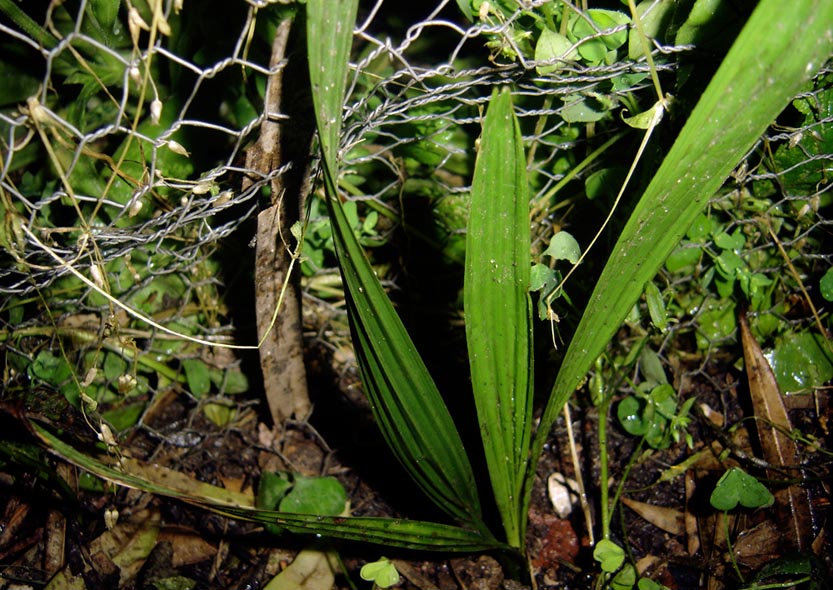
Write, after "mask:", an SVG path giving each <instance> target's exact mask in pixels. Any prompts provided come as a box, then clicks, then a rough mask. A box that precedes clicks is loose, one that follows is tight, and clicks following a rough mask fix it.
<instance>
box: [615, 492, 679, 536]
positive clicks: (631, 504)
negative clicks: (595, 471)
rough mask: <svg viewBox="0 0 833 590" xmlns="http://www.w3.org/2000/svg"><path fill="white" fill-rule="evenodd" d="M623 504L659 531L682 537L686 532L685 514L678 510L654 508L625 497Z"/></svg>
mask: <svg viewBox="0 0 833 590" xmlns="http://www.w3.org/2000/svg"><path fill="white" fill-rule="evenodd" d="M622 504H624V505H625V506H627V507H628V508H630V509H631V510H633V511H634V512H636V513H637V514H638V515H639V516H640V517H641V518H643V519H644V520H646V521H648V522H650V523H651V524H652V525H654V526H655V527H657V528H658V529H662V530H663V531H665V532H667V533H671V534H672V535H682V534H683V533H684V532H685V514H683V512H681V511H680V510H677V509H676V508H668V507H665V506H654V505H653V504H648V503H646V502H639V501H637V500H631V499H630V498H625V497H623V498H622Z"/></svg>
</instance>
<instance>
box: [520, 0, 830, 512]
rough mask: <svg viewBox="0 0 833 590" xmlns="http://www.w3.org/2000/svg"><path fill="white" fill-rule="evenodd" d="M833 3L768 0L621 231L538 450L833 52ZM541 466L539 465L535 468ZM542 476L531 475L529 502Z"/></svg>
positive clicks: (554, 396)
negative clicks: (649, 284)
mask: <svg viewBox="0 0 833 590" xmlns="http://www.w3.org/2000/svg"><path fill="white" fill-rule="evenodd" d="M830 23H833V2H828V1H827V0H796V1H795V2H791V3H790V8H789V10H783V3H782V2H780V1H779V0H762V2H760V4H758V6H757V8H756V9H755V11H754V12H753V14H752V16H751V17H750V18H749V20H748V21H747V23H746V25H745V26H744V28H743V30H742V31H741V33H740V35H739V36H738V38H737V40H736V41H735V43H734V45H733V46H732V48H731V50H730V51H729V53H728V54H727V55H726V57H725V59H724V60H723V63H722V64H721V66H720V68H719V69H718V71H717V73H716V74H715V75H714V78H713V79H712V81H711V82H710V84H709V86H708V87H707V88H706V91H705V92H704V93H703V95H702V97H701V98H700V101H699V102H698V103H697V106H696V107H695V109H694V111H693V112H692V113H691V116H690V117H689V119H688V121H687V122H686V124H685V126H684V127H683V129H682V131H681V132H680V135H679V137H677V140H676V141H675V142H674V145H673V146H672V148H671V150H670V151H669V152H668V155H667V156H666V157H665V159H664V160H663V162H662V165H661V167H660V169H659V170H658V171H657V173H656V175H655V176H654V178H653V180H652V181H651V183H650V185H649V186H648V188H647V189H646V191H645V193H644V194H643V195H642V198H641V199H640V201H639V203H638V204H637V206H636V208H635V209H634V211H633V213H632V215H631V217H630V219H629V220H628V223H627V225H626V226H625V228H624V229H623V230H622V234H621V236H620V237H619V240H618V242H617V243H616V246H615V247H614V249H613V253H612V254H611V256H610V259H609V260H608V262H607V264H606V265H605V268H604V270H603V271H602V274H601V276H600V277H599V281H598V283H597V284H596V287H595V289H594V291H593V294H592V295H591V297H590V301H589V303H588V305H587V308H586V309H585V311H584V314H583V315H582V318H581V321H580V323H579V326H578V328H577V329H576V334H575V336H574V338H573V340H572V341H571V342H570V346H569V348H568V349H567V353H566V355H565V358H564V362H563V364H562V366H561V369H560V371H559V373H558V377H557V379H556V382H555V384H554V386H553V390H552V393H551V395H550V399H549V401H548V404H547V407H546V409H545V411H544V415H543V417H542V419H541V424H540V428H539V430H538V432H537V433H536V439H535V443H534V449H533V458H534V459H537V458H538V457H539V456H540V453H541V449H542V448H543V445H544V442H545V441H546V438H547V435H548V433H549V429H550V427H551V426H552V423H553V421H554V420H555V418H556V417H557V416H558V414H559V413H560V412H561V408H562V407H563V406H564V404H565V403H566V402H567V400H568V399H569V397H570V396H571V395H572V393H573V391H575V389H576V387H578V385H579V383H580V382H581V381H582V379H583V378H584V376H585V375H586V374H587V371H588V370H589V369H590V367H591V366H592V364H593V362H594V361H595V359H596V358H597V357H598V356H599V354H600V353H601V352H602V351H603V350H604V347H605V346H606V345H607V343H608V342H609V341H610V339H611V338H612V337H613V334H614V333H615V331H616V330H617V329H618V328H619V326H620V325H621V323H622V321H623V320H624V319H625V316H626V315H627V313H628V311H629V310H630V309H631V307H632V306H633V304H634V303H635V302H636V301H637V299H638V298H639V295H640V293H641V292H642V289H643V287H644V285H645V282H646V281H649V280H651V279H652V278H653V277H654V275H656V273H657V271H658V270H659V268H660V266H661V265H662V263H663V262H664V261H665V259H666V257H667V256H668V254H669V253H670V252H671V250H672V249H673V248H674V247H675V246H676V245H677V243H678V242H679V241H680V239H681V238H682V236H683V234H684V233H685V231H686V230H687V229H688V227H689V225H691V222H692V221H693V219H694V217H695V216H696V215H697V214H698V213H699V212H700V211H702V209H703V207H704V205H705V204H706V202H707V201H708V199H709V198H710V197H711V196H712V195H713V194H715V192H716V191H717V190H718V189H719V188H720V185H721V184H722V183H723V181H724V179H725V178H726V177H727V176H728V175H729V173H730V172H731V171H732V168H733V167H734V166H735V165H736V164H737V163H738V162H739V161H740V159H741V158H742V157H743V156H744V154H746V152H747V150H749V148H750V147H751V146H752V145H753V144H754V142H755V141H756V140H757V139H758V138H759V137H760V135H761V134H762V133H763V132H764V130H765V129H766V127H767V125H769V124H770V123H771V122H772V121H773V120H774V119H775V117H777V116H778V114H779V113H780V112H781V110H783V109H784V107H785V106H786V105H787V103H788V101H789V100H790V98H792V97H793V96H794V95H795V94H796V93H798V91H799V90H800V89H801V87H802V85H803V84H805V83H806V82H807V81H808V80H810V79H811V78H812V76H813V75H814V74H815V72H816V71H818V69H819V67H821V65H822V64H823V63H824V62H825V61H826V60H827V59H829V57H830V55H831V50H833V34H831V26H830ZM534 464H535V463H534V462H533V463H532V465H534ZM533 477H534V470H532V469H530V470H529V473H527V488H526V502H528V501H529V493H530V488H531V484H532V478H533Z"/></svg>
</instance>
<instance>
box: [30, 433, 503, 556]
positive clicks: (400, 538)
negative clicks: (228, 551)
mask: <svg viewBox="0 0 833 590" xmlns="http://www.w3.org/2000/svg"><path fill="white" fill-rule="evenodd" d="M29 425H30V427H31V429H32V432H33V433H34V434H35V435H36V436H38V437H39V438H40V440H41V441H42V442H43V443H44V444H45V445H46V447H47V448H48V449H49V450H50V451H51V452H52V453H54V454H55V455H57V456H59V457H61V458H62V459H64V460H65V461H68V462H69V463H72V464H73V465H76V466H78V467H80V468H82V469H84V470H86V471H88V472H90V473H92V474H94V475H97V476H98V477H101V478H102V479H105V480H107V481H109V482H112V483H115V484H118V485H122V486H126V487H130V488H134V489H137V490H142V491H145V492H149V493H152V494H158V495H161V496H167V497H170V498H177V499H179V500H182V501H184V502H189V503H191V504H195V505H197V506H199V507H201V508H204V509H206V510H210V511H212V512H216V513H218V514H222V515H224V516H228V517H231V518H236V519H240V520H247V521H251V522H259V523H262V524H270V525H278V526H279V527H281V528H282V529H284V530H286V531H287V532H290V533H297V534H307V535H321V536H325V537H330V538H334V539H345V540H350V541H361V542H367V543H376V544H381V545H389V546H395V547H401V548H404V549H422V550H442V551H483V550H488V549H499V548H501V544H500V543H498V542H496V541H495V539H494V538H493V537H492V536H491V535H483V534H482V533H481V532H479V531H475V530H471V529H467V528H463V527H456V526H449V525H446V524H439V523H433V522H425V521H410V520H399V519H392V518H369V517H341V516H316V515H310V514H297V513H288V512H276V511H273V510H260V509H257V508H252V507H248V506H239V505H234V496H233V494H231V493H229V494H228V498H220V497H217V495H216V494H215V497H207V496H200V495H197V494H194V493H188V492H186V491H183V490H182V489H175V488H172V487H170V486H168V485H165V483H164V482H161V483H160V482H157V481H150V480H148V479H146V478H144V477H140V476H137V475H132V474H130V473H129V472H127V471H125V470H123V469H114V468H112V467H110V466H108V465H105V464H104V463H102V462H101V461H99V460H97V459H95V458H94V457H93V456H91V455H90V454H89V453H87V452H83V451H80V450H78V449H76V448H75V447H73V446H72V445H69V444H67V443H66V442H64V441H62V440H61V439H60V438H58V437H57V436H55V434H54V433H52V432H51V431H50V430H49V429H47V428H46V427H44V426H42V425H41V424H39V423H37V422H35V421H30V423H29ZM209 487H213V486H209ZM217 491H218V492H220V493H222V492H225V490H222V489H217Z"/></svg>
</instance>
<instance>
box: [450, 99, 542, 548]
mask: <svg viewBox="0 0 833 590" xmlns="http://www.w3.org/2000/svg"><path fill="white" fill-rule="evenodd" d="M530 268H531V262H530V231H529V194H528V186H527V177H526V159H525V158H524V151H523V143H522V138H521V132H520V128H519V126H518V121H517V119H516V117H515V113H514V110H513V108H512V97H511V94H510V93H509V89H508V88H503V89H502V90H500V91H498V90H495V91H494V92H493V94H492V98H491V101H490V103H489V108H488V111H487V112H486V117H485V119H484V122H483V133H482V135H481V140H480V150H479V153H478V155H477V162H476V163H475V170H474V179H473V182H472V190H471V214H470V216H469V222H468V228H467V236H466V265H465V287H464V305H465V312H466V341H467V344H468V351H469V364H470V367H471V379H472V387H473V390H474V399H475V404H476V407H477V415H478V420H479V422H480V432H481V436H482V438H483V447H484V449H485V453H486V462H487V464H488V467H489V475H490V477H491V481H492V488H493V490H494V495H495V499H496V501H497V505H498V509H499V510H500V514H501V518H502V520H503V526H504V529H505V531H506V536H507V540H508V542H509V544H510V545H512V546H513V547H521V546H522V544H523V542H524V529H525V522H526V514H525V513H524V512H523V510H522V508H523V501H522V498H523V481H524V475H525V473H526V465H527V463H526V462H527V458H528V454H529V439H530V431H531V421H532V355H531V353H530V350H531V335H532V331H531V313H532V307H531V303H530V298H529V285H530Z"/></svg>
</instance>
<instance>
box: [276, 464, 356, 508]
mask: <svg viewBox="0 0 833 590" xmlns="http://www.w3.org/2000/svg"><path fill="white" fill-rule="evenodd" d="M346 503H347V493H346V492H345V491H344V486H342V485H341V483H339V481H338V480H337V479H336V478H334V477H307V476H304V475H300V474H297V475H295V483H294V485H293V486H292V489H291V490H290V492H289V493H288V494H287V495H286V497H284V498H283V500H281V503H280V510H281V512H298V513H300V514H323V515H327V516H335V515H337V514H341V513H342V512H344V508H345V504H346Z"/></svg>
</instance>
